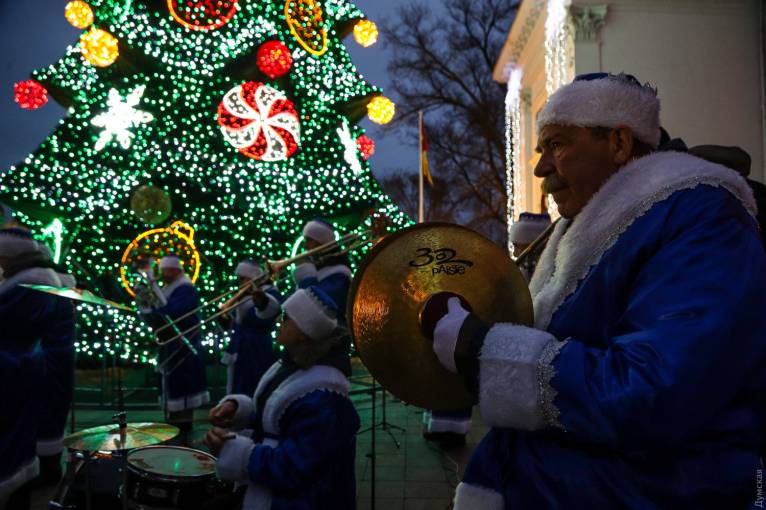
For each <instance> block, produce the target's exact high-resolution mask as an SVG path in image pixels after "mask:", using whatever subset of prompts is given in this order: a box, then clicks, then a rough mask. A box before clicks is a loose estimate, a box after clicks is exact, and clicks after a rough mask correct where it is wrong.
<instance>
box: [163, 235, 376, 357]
mask: <svg viewBox="0 0 766 510" xmlns="http://www.w3.org/2000/svg"><path fill="white" fill-rule="evenodd" d="M376 237H377V234H376V229H369V230H365V231H363V232H360V233H352V234H346V235H344V236H342V237H341V238H340V239H338V240H337V241H332V242H329V243H326V244H323V245H320V246H317V247H316V248H313V249H311V250H307V251H305V252H303V253H301V254H299V255H296V256H295V257H292V258H289V259H284V260H276V261H274V260H269V261H267V262H266V274H265V275H263V276H260V277H258V278H253V279H251V280H249V281H247V282H245V283H244V284H243V285H240V286H239V287H238V288H236V289H234V290H230V291H226V292H224V293H223V294H220V295H219V296H216V297H214V298H213V299H211V300H209V301H207V302H205V303H202V304H201V305H200V306H199V307H198V308H195V309H194V310H192V311H190V312H189V313H187V314H184V315H182V316H180V317H178V318H177V319H176V320H175V321H173V322H172V323H169V324H168V325H166V326H162V327H160V328H158V329H157V330H156V331H155V342H156V343H157V344H158V345H166V344H168V343H170V342H174V341H176V340H178V339H180V338H181V337H182V336H183V335H188V334H189V333H192V332H194V331H195V330H197V329H199V328H200V327H202V325H203V324H207V323H209V322H212V321H214V320H216V319H218V318H219V317H221V316H223V315H226V314H228V313H230V312H231V311H233V310H234V309H236V308H237V307H238V306H239V305H240V304H242V302H243V301H244V300H246V299H248V298H249V294H250V292H252V289H253V288H254V287H255V288H257V287H260V286H261V285H263V284H265V283H266V282H268V281H269V280H271V279H272V278H274V277H276V275H278V274H279V273H280V272H282V271H283V270H284V269H285V268H287V267H288V266H290V265H292V264H296V263H300V262H304V261H307V260H313V261H314V262H315V263H321V262H322V261H323V260H325V259H327V258H329V257H336V256H338V255H343V254H345V253H348V252H349V251H351V250H354V249H357V248H359V247H360V246H363V245H364V244H367V243H369V242H373V241H374V240H375V239H376ZM225 298H228V299H226V301H224V302H223V303H222V304H220V305H219V308H218V311H217V312H215V313H214V314H212V315H211V316H209V317H208V318H206V319H205V320H202V321H200V323H199V324H197V325H195V326H192V327H191V328H189V329H187V330H185V331H181V332H178V334H177V335H175V336H173V337H171V338H169V339H167V340H163V341H161V340H159V338H157V334H158V333H161V332H162V331H164V330H165V329H167V328H169V327H174V326H175V325H177V323H178V322H179V321H181V320H183V319H185V318H187V317H190V316H192V315H194V314H195V313H197V312H199V311H200V310H201V309H202V308H204V307H206V306H210V305H212V304H214V303H217V302H219V301H221V300H223V299H225Z"/></svg>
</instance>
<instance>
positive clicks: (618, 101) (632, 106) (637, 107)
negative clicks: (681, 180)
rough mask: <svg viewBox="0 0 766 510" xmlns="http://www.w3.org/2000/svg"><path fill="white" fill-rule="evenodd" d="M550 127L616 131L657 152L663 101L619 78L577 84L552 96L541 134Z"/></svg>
mask: <svg viewBox="0 0 766 510" xmlns="http://www.w3.org/2000/svg"><path fill="white" fill-rule="evenodd" d="M549 124H557V125H562V126H580V127H607V128H616V127H621V126H626V127H629V128H630V129H631V131H633V135H634V136H635V137H636V138H638V139H639V140H641V141H642V142H644V143H647V144H649V145H650V146H651V147H652V148H656V147H657V146H658V145H659V143H660V100H659V99H658V98H657V94H656V93H655V91H654V90H653V89H651V88H649V87H641V86H639V85H636V84H631V83H628V82H626V81H624V80H621V79H618V78H603V79H598V80H590V81H576V82H573V83H570V84H568V85H565V86H563V87H561V88H560V89H558V90H557V91H556V92H554V93H553V95H551V97H550V98H549V99H548V102H547V103H545V106H543V109H542V110H540V114H539V115H538V117H537V129H538V133H539V130H541V129H542V128H543V127H545V126H547V125H549Z"/></svg>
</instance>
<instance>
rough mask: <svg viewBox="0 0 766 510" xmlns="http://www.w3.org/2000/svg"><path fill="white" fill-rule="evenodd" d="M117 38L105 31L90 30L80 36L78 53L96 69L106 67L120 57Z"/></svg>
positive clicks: (98, 29)
mask: <svg viewBox="0 0 766 510" xmlns="http://www.w3.org/2000/svg"><path fill="white" fill-rule="evenodd" d="M117 45H118V41H117V38H116V37H114V36H113V35H112V34H110V33H109V32H107V31H106V30H101V29H100V28H91V29H90V30H88V31H87V32H85V33H84V34H82V35H81V36H80V51H81V52H82V56H83V57H85V59H86V60H87V61H88V62H90V63H91V64H93V65H94V66H96V67H108V66H110V65H112V64H113V63H114V61H115V60H117V57H119V56H120V50H119V48H118V46H117Z"/></svg>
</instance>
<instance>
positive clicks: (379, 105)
mask: <svg viewBox="0 0 766 510" xmlns="http://www.w3.org/2000/svg"><path fill="white" fill-rule="evenodd" d="M394 115H396V105H395V104H394V102H393V101H391V100H390V99H389V98H387V97H385V96H376V97H374V98H373V99H372V101H370V102H369V103H368V104H367V116H368V117H369V118H370V120H371V121H373V122H374V123H375V124H380V125H381V126H382V125H385V124H388V123H389V122H391V120H392V119H393V118H394Z"/></svg>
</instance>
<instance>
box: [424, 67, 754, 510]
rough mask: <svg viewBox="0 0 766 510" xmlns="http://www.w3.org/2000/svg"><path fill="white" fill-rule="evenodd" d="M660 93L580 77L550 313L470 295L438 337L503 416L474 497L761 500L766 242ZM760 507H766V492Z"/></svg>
mask: <svg viewBox="0 0 766 510" xmlns="http://www.w3.org/2000/svg"><path fill="white" fill-rule="evenodd" d="M659 111H660V103H659V100H658V98H657V95H656V91H655V90H654V89H652V88H650V87H648V86H644V85H641V84H640V83H639V82H638V81H637V80H636V79H635V78H633V77H631V76H627V75H606V74H596V75H587V76H583V77H579V78H578V79H577V80H575V81H574V82H573V83H571V84H569V85H567V86H565V87H563V88H561V89H560V90H558V91H557V92H556V93H554V94H553V95H552V96H551V97H550V98H549V100H548V102H547V103H546V105H545V106H544V107H543V109H542V110H541V112H540V114H539V117H538V123H539V152H540V161H539V163H538V165H537V167H536V168H535V175H537V176H539V177H541V178H543V179H544V189H545V191H546V192H547V193H551V194H552V195H553V198H554V199H555V201H556V203H557V204H558V207H559V211H560V212H561V215H562V216H563V220H561V221H560V222H559V223H558V224H557V226H556V228H555V231H554V233H553V234H552V236H551V238H550V240H549V242H548V245H547V247H546V249H545V251H544V253H543V254H542V256H541V259H540V262H539V265H538V266H537V270H536V272H535V275H534V277H533V279H532V282H531V285H530V289H531V293H532V296H533V300H534V307H535V324H534V327H525V326H520V325H516V324H494V325H492V324H484V323H483V322H482V321H481V319H482V318H481V317H476V316H474V315H473V314H471V313H469V312H467V311H466V310H464V309H463V308H462V307H461V306H460V301H459V300H457V299H456V298H453V299H452V300H450V302H449V303H448V313H447V314H446V315H445V316H444V317H443V318H442V319H441V320H440V321H439V323H438V324H437V327H436V329H435V331H434V350H435V352H436V354H437V356H438V357H439V360H440V362H441V363H442V364H443V365H444V366H445V367H447V368H448V369H450V370H452V371H454V372H458V373H460V374H462V375H463V377H464V379H465V381H466V384H467V386H468V387H469V388H472V389H473V390H474V391H475V392H476V394H477V395H478V400H479V405H480V410H481V415H482V418H483V420H484V421H485V422H486V423H487V424H488V425H490V426H491V427H492V429H491V431H490V432H489V433H488V434H487V436H486V437H485V438H484V439H483V441H482V442H481V444H480V445H479V447H478V448H477V450H476V451H475V453H474V455H473V457H472V459H471V461H470V463H469V465H468V466H467V468H466V472H465V476H464V479H463V483H462V484H461V485H460V486H459V487H458V490H457V494H456V500H455V508H456V509H457V510H465V509H476V508H481V509H487V510H499V509H506V510H510V509H518V508H546V509H557V508H562V509H563V508H566V509H579V508H582V509H588V510H590V509H601V508H604V509H613V508H621V509H623V508H631V509H649V508H653V509H669V508H672V509H674V510H677V509H692V508H694V509H703V508H704V509H713V508H715V509H721V508H726V509H734V508H746V507H748V506H750V505H753V504H757V503H758V500H757V499H756V498H757V497H758V494H757V487H758V485H757V483H758V480H757V477H758V476H759V475H758V473H759V472H760V471H759V470H761V468H762V466H761V462H760V459H759V455H758V446H759V442H760V440H761V433H762V431H763V430H764V418H765V417H766V407H764V405H763V395H764V393H765V392H766V371H764V369H763V367H764V365H765V364H766V341H764V331H766V314H765V313H764V310H766V292H764V289H766V256H765V255H764V249H763V245H762V244H761V241H760V239H759V235H758V230H757V226H756V222H755V219H754V217H755V214H756V208H755V203H754V200H753V195H752V192H751V190H750V188H749V187H748V185H747V183H746V182H745V181H744V179H742V178H741V177H740V176H738V175H737V174H736V173H735V172H732V171H731V170H729V169H727V168H724V167H722V166H719V165H716V164H713V163H710V162H707V161H704V160H702V159H698V158H696V157H694V156H691V155H689V154H685V153H680V152H661V151H657V150H656V149H657V146H658V142H659V137H660V129H659V127H660V125H659ZM760 505H763V500H762V499H761V503H760Z"/></svg>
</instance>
